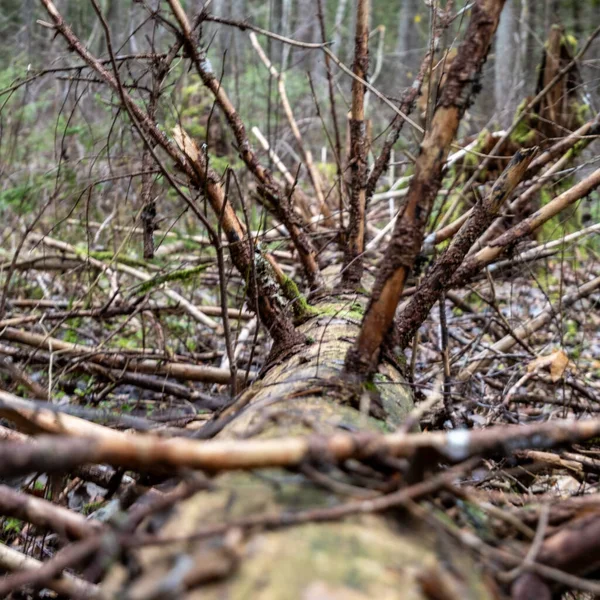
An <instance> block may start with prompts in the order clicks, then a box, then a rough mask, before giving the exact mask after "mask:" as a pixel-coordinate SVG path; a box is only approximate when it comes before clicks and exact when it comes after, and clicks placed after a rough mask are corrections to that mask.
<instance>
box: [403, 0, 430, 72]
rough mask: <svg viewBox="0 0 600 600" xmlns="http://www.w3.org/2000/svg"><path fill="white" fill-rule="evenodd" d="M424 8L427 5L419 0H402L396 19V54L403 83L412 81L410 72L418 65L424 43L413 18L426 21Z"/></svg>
mask: <svg viewBox="0 0 600 600" xmlns="http://www.w3.org/2000/svg"><path fill="white" fill-rule="evenodd" d="M426 10H427V7H426V6H425V5H424V4H423V3H422V2H420V1H419V0H402V6H401V8H400V13H399V20H398V40H397V41H396V54H398V58H399V61H400V63H401V64H402V66H403V67H404V69H403V72H402V74H401V77H402V80H403V81H404V82H405V83H411V82H412V78H413V76H414V73H412V75H411V72H412V71H414V70H415V69H416V68H417V67H418V65H419V62H420V60H421V56H422V54H423V52H422V51H421V50H422V47H423V46H424V44H423V43H422V40H421V36H420V35H419V28H418V24H417V23H416V22H415V18H417V20H418V21H420V23H426V22H427V20H428V18H429V16H428V15H427V13H426ZM419 11H421V12H422V13H423V16H421V13H420V12H419ZM417 15H419V17H421V19H419V18H418V17H417ZM425 27H426V25H425ZM409 80H410V82H409Z"/></svg>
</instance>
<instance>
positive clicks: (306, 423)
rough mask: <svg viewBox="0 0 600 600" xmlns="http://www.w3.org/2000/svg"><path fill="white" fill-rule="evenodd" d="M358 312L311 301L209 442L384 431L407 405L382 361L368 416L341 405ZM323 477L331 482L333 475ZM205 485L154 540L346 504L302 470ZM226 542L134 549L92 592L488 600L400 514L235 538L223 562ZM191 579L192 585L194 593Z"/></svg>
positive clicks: (350, 298)
mask: <svg viewBox="0 0 600 600" xmlns="http://www.w3.org/2000/svg"><path fill="white" fill-rule="evenodd" d="M365 304H366V297H362V296H360V295H358V294H353V295H339V296H335V297H330V298H327V299H325V300H321V301H319V302H318V303H317V304H316V305H315V309H316V310H317V311H318V312H319V314H318V315H317V316H315V317H312V318H310V319H308V320H307V321H306V322H304V323H303V324H302V325H300V326H299V327H298V330H299V332H300V333H302V334H303V335H304V336H305V337H306V339H307V340H308V343H307V344H306V345H305V346H303V347H302V348H299V349H297V350H296V351H294V352H292V353H291V354H290V355H289V356H284V357H280V358H279V359H278V360H277V362H275V363H274V364H272V365H270V366H269V367H268V368H267V369H266V370H265V371H264V374H263V376H262V377H261V378H260V379H259V380H258V381H256V382H255V383H254V384H253V385H252V386H251V387H250V388H249V389H248V390H246V391H245V392H244V394H243V395H242V396H241V397H240V398H239V400H238V402H237V404H236V407H235V408H234V409H233V410H235V411H236V416H235V418H233V419H232V421H231V422H230V424H229V425H228V426H227V427H226V428H225V429H224V430H223V431H222V432H221V433H220V434H219V436H220V437H222V438H223V437H228V438H232V437H233V438H235V437H276V436H288V435H299V434H311V433H315V432H318V433H320V434H327V433H333V432H335V431H339V430H340V429H344V430H348V429H352V430H367V431H368V430H371V431H382V430H384V431H385V430H393V429H395V428H396V427H397V426H398V425H399V424H400V423H401V422H402V421H403V419H404V418H405V416H406V415H407V413H408V412H410V410H411V409H412V407H413V399H412V393H411V390H410V388H409V386H407V385H406V382H405V380H404V378H403V376H402V374H401V373H400V372H399V371H398V369H397V368H396V367H395V366H394V365H392V364H389V363H385V362H384V363H382V364H381V366H380V368H379V373H378V374H377V376H376V377H375V381H374V388H375V391H376V394H375V395H376V396H377V403H378V406H379V412H378V414H379V416H380V418H374V417H373V416H369V415H368V414H365V412H366V411H365V410H364V408H365V407H364V403H363V405H362V409H363V410H362V411H361V407H359V406H357V405H356V404H355V403H353V402H352V401H350V400H349V399H351V398H352V394H348V393H344V390H345V389H346V384H345V382H344V381H342V380H341V375H342V370H343V365H344V356H345V353H346V351H347V349H348V348H349V347H350V346H351V344H352V343H353V342H354V339H355V338H356V336H357V334H358V331H359V326H360V316H361V313H362V310H363V307H364V305H365ZM371 395H373V390H371ZM371 412H372V411H371ZM325 464H327V457H326V456H324V457H323V465H325ZM335 475H336V476H338V477H340V476H342V477H343V474H342V472H341V471H335ZM213 483H214V485H215V489H214V490H213V491H201V492H198V493H197V494H196V495H194V496H193V497H192V498H190V499H189V500H186V501H183V502H181V503H179V504H178V505H177V507H176V508H175V509H174V511H173V513H172V514H171V515H170V517H169V519H168V520H167V523H166V525H165V526H164V527H163V528H162V530H161V534H162V535H164V536H166V537H172V536H186V535H191V534H192V533H193V532H194V531H195V530H197V529H198V528H201V527H205V526H207V525H209V524H213V523H223V522H227V521H231V520H232V519H239V518H244V517H250V516H256V515H262V514H265V513H269V514H278V513H284V512H294V511H297V510H301V509H312V508H325V507H331V506H334V505H336V504H338V503H340V502H344V501H348V500H349V499H350V498H349V497H348V495H345V494H343V493H341V492H338V491H337V490H336V491H332V489H324V488H323V487H320V486H318V485H316V484H315V483H314V482H313V481H311V480H310V479H309V478H308V477H306V476H305V475H303V474H302V473H299V472H296V471H293V472H292V471H286V470H282V469H269V470H263V471H261V472H254V473H242V472H239V473H226V474H223V475H220V476H218V477H216V478H215V479H214V480H213ZM347 489H350V488H347ZM234 530H235V528H232V531H234ZM230 533H231V532H230ZM227 539H228V537H227V535H225V536H223V537H222V538H214V537H213V538H210V539H206V540H196V541H187V542H179V543H174V544H171V545H169V546H156V547H148V548H146V549H142V550H140V551H139V552H138V553H137V559H138V560H139V565H140V567H141V573H142V575H141V576H140V577H138V578H137V579H135V580H134V581H127V573H126V571H125V569H124V568H122V567H118V568H113V569H112V571H111V573H110V575H109V577H108V579H107V580H106V582H105V586H104V589H105V590H106V591H107V592H109V594H110V595H111V596H112V597H127V598H139V599H141V598H144V599H146V598H159V597H160V598H164V597H177V598H190V599H192V598H203V599H204V598H205V599H215V600H216V599H224V598H227V599H231V600H238V599H239V600H246V599H248V598H252V599H264V600H267V599H268V600H288V599H289V600H296V599H309V598H315V599H316V598H332V599H334V598H335V599H337V598H339V599H341V598H344V599H367V598H381V599H393V598H394V599H395V598H398V599H400V598H402V599H415V600H416V599H424V598H427V597H429V595H428V593H427V584H426V583H425V582H428V583H429V584H431V581H436V582H438V583H439V582H442V584H443V586H444V587H445V588H448V586H450V588H454V589H453V593H454V594H455V595H449V596H447V597H456V598H458V597H460V598H473V599H475V598H477V599H481V598H488V597H490V594H489V591H488V589H487V587H486V584H485V580H484V578H483V577H482V575H481V572H480V571H479V570H478V569H477V568H476V567H475V563H474V560H473V559H472V558H471V557H470V556H469V555H468V554H467V553H465V552H462V551H457V547H456V545H455V543H454V542H452V541H451V540H450V539H449V538H448V537H447V536H446V535H445V534H443V533H442V532H441V531H437V530H434V529H431V528H428V527H425V526H424V525H423V524H422V523H417V522H415V521H414V520H413V519H411V518H410V517H408V515H407V514H406V513H404V512H403V511H400V510H398V511H394V512H393V514H362V515H358V516H354V517H349V518H346V519H343V520H340V521H334V522H318V523H317V522H308V523H304V524H301V525H296V526H292V527H287V528H285V527H283V528H274V529H270V530H269V529H264V528H256V529H255V530H251V531H248V530H247V531H246V532H245V533H244V535H243V536H242V537H241V538H240V540H238V542H236V544H235V545H236V551H235V554H236V558H235V559H233V558H232V551H231V549H229V550H228V549H227V548H228V546H227V544H228V542H227ZM190 559H191V560H190ZM182 565H184V566H183V567H182ZM185 565H187V568H188V573H187V575H185V576H183V577H179V580H180V581H184V584H183V585H182V586H181V588H180V589H178V590H177V591H175V592H174V591H173V590H174V589H173V587H171V588H170V591H169V592H167V588H168V586H169V585H171V586H172V585H173V581H174V579H177V577H175V575H176V574H177V572H178V571H177V569H182V568H183V569H184V570H185V568H186V567H185ZM206 569H209V576H207V575H206V573H207V571H206ZM210 569H212V570H210ZM198 570H199V571H198ZM194 573H196V575H194ZM200 580H202V581H203V583H202V584H199V585H195V583H198V581H200ZM207 580H210V581H207ZM192 582H195V583H192ZM183 588H185V590H184V589H183Z"/></svg>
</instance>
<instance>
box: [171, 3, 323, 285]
mask: <svg viewBox="0 0 600 600" xmlns="http://www.w3.org/2000/svg"><path fill="white" fill-rule="evenodd" d="M168 1H169V5H170V6H171V10H172V11H173V14H174V15H175V17H176V19H177V21H178V23H179V25H180V27H181V29H182V35H183V40H184V44H185V47H186V50H187V51H188V53H189V55H190V57H191V59H192V62H193V64H194V67H195V69H196V71H197V73H198V75H199V76H200V79H201V80H202V83H203V84H204V85H205V86H206V87H207V88H208V89H209V90H210V91H211V92H212V94H213V96H214V98H215V101H216V103H217V104H218V106H219V108H220V109H221V110H222V111H223V114H224V115H225V118H226V119H227V122H228V124H229V127H230V129H231V131H232V133H233V135H234V137H235V140H236V143H237V149H238V152H239V155H240V158H241V159H242V160H243V161H244V163H245V164H246V166H247V167H248V169H249V170H250V172H251V173H252V174H253V175H254V177H255V178H256V179H257V180H258V182H259V183H260V185H261V187H262V191H263V192H264V193H265V195H266V197H267V199H268V200H269V202H270V204H271V205H272V207H273V211H274V213H275V214H276V215H277V217H278V218H279V219H280V220H281V222H282V223H283V224H284V225H285V227H286V228H287V230H288V231H289V234H290V237H291V239H292V241H293V242H294V246H295V247H296V249H297V251H298V255H299V256H300V260H301V261H302V265H303V267H304V271H305V273H306V277H307V279H308V282H309V285H310V286H311V288H316V287H319V286H321V285H322V284H323V279H322V276H321V274H320V271H319V266H318V264H317V261H316V256H317V251H316V249H315V248H314V246H313V243H312V241H311V240H310V238H309V237H308V236H307V235H306V232H305V231H304V225H305V224H304V223H302V220H301V219H300V217H299V216H298V215H297V214H296V213H295V212H294V211H293V209H292V204H291V203H290V199H289V198H288V196H287V194H285V192H284V191H283V190H282V189H281V187H280V186H279V184H278V183H277V182H276V181H275V179H274V178H273V175H272V174H271V173H270V171H268V170H267V169H265V168H264V167H263V166H262V165H261V164H260V162H259V161H258V158H257V157H256V154H255V153H254V151H253V150H252V146H251V145H250V141H249V139H248V135H247V133H246V128H245V126H244V123H243V122H242V120H241V119H240V116H239V114H238V113H237V111H236V109H235V107H234V105H233V103H232V102H231V100H230V99H229V97H228V95H227V92H226V91H225V89H224V88H223V86H222V85H221V82H220V80H219V79H217V77H215V74H214V73H213V71H212V67H211V65H210V62H209V60H208V57H207V56H206V54H205V53H204V51H203V50H199V49H198V47H197V44H196V43H195V42H194V41H193V39H192V28H191V26H190V23H189V21H188V19H187V16H186V14H185V11H184V10H183V8H182V7H181V4H180V3H179V0H168Z"/></svg>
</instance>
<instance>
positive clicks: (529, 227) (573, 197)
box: [450, 169, 600, 288]
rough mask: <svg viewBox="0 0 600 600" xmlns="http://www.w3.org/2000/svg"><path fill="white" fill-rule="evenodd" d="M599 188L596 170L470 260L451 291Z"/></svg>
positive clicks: (456, 275)
mask: <svg viewBox="0 0 600 600" xmlns="http://www.w3.org/2000/svg"><path fill="white" fill-rule="evenodd" d="M598 186H600V169H597V170H596V171H594V172H593V173H591V174H590V175H588V176H587V177H586V178H585V179H583V180H582V181H580V182H579V183H577V184H576V185H574V186H573V187H572V188H570V189H568V190H566V191H565V192H563V193H562V194H560V195H559V196H557V197H556V198H554V200H552V201H551V202H548V204H546V205H545V206H543V207H542V208H540V209H539V210H537V211H536V212H535V213H533V214H532V215H531V216H529V217H527V218H526V219H525V220H523V221H521V222H520V223H518V224H517V225H515V226H514V227H512V228H511V229H509V230H508V231H506V232H505V233H503V234H502V235H501V236H500V237H498V238H496V239H495V240H494V241H492V242H490V243H489V244H488V245H487V246H485V247H484V248H482V249H481V250H479V252H477V253H476V254H474V255H473V256H471V257H470V258H469V259H467V260H466V261H465V262H464V263H463V264H462V265H461V267H460V268H459V269H458V270H457V271H456V272H455V273H454V276H453V277H452V279H451V281H450V287H453V288H457V287H462V286H463V285H464V284H465V283H466V282H467V281H469V280H470V279H471V278H472V277H473V276H474V275H476V274H477V273H479V272H480V271H481V270H482V269H483V268H484V267H485V266H486V265H488V264H490V263H491V262H492V261H494V260H496V258H498V257H499V256H500V255H501V254H502V253H503V252H504V251H505V250H506V249H507V248H510V247H513V246H514V245H515V244H516V243H517V242H518V241H519V240H521V239H523V238H524V237H526V236H528V235H530V234H531V233H532V232H534V231H535V230H536V229H538V228H539V227H541V226H542V225H543V224H544V223H546V222H547V221H548V220H549V219H551V218H552V217H554V216H556V215H557V214H558V213H559V212H561V211H562V210H564V209H565V208H567V207H568V206H571V205H572V204H574V203H575V202H577V201H578V200H581V198H583V197H585V196H587V195H588V194H589V193H590V192H591V191H592V190H594V189H596V188H597V187H598Z"/></svg>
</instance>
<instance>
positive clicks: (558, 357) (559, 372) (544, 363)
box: [527, 350, 569, 383]
mask: <svg viewBox="0 0 600 600" xmlns="http://www.w3.org/2000/svg"><path fill="white" fill-rule="evenodd" d="M568 365H569V357H568V356H567V354H566V353H565V351H564V350H555V351H554V352H552V353H551V354H547V355H545V356H538V357H537V358H536V359H534V360H532V361H531V362H530V363H529V364H528V365H527V372H528V373H532V372H534V371H540V370H541V369H545V368H549V369H550V379H552V382H553V383H556V382H557V381H559V380H560V379H561V378H562V376H563V375H564V372H565V369H566V368H567V367H568Z"/></svg>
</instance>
